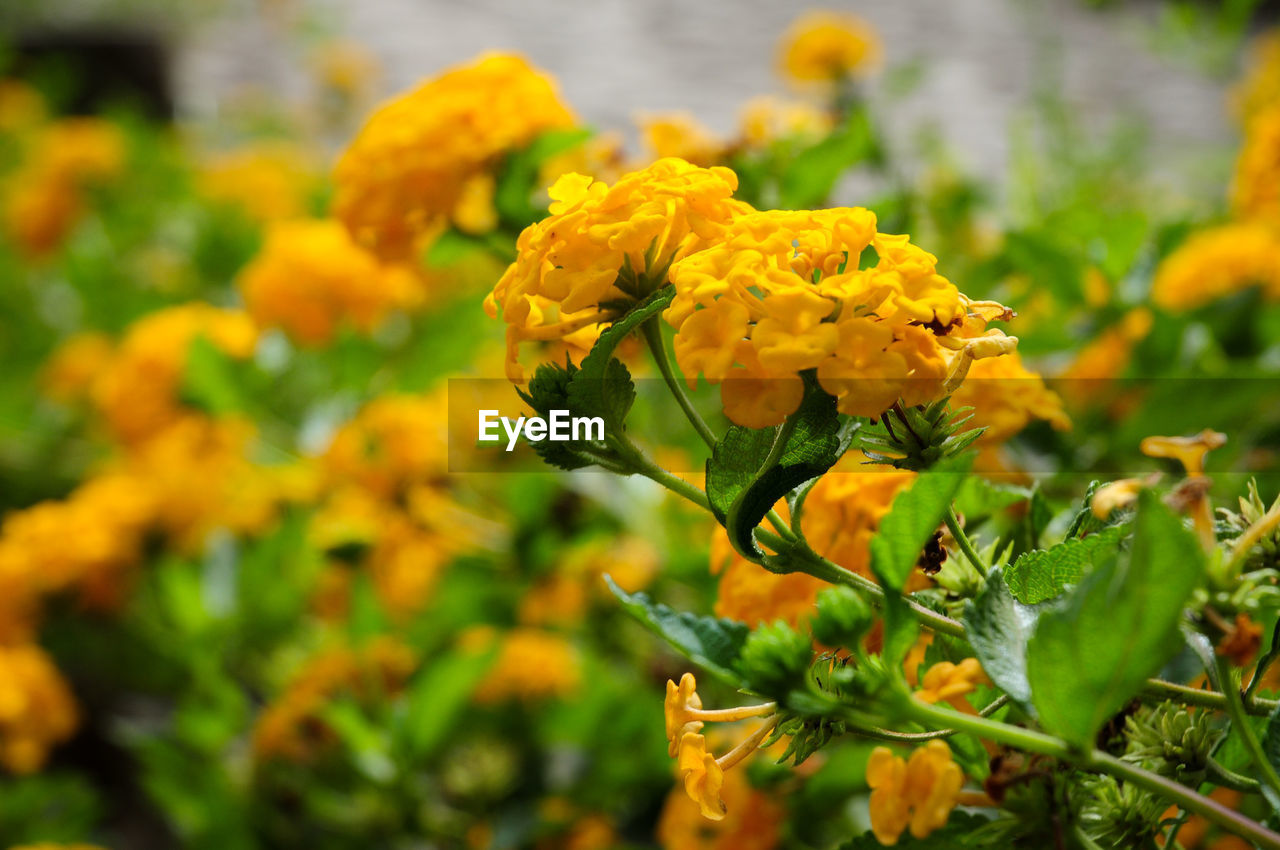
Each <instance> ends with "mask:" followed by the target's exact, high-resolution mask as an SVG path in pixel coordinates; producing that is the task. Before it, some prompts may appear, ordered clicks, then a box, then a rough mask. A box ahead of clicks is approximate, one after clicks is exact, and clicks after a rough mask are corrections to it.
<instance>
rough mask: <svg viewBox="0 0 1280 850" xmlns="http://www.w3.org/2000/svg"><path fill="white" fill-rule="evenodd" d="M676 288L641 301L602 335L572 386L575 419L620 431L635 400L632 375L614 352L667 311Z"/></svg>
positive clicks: (660, 291) (569, 396) (570, 396)
mask: <svg viewBox="0 0 1280 850" xmlns="http://www.w3.org/2000/svg"><path fill="white" fill-rule="evenodd" d="M675 294H676V290H675V287H673V286H664V287H663V288H662V289H659V290H657V291H656V292H654V293H653V294H651V295H650V296H649V297H648V298H646V299H645V300H643V301H641V302H640V303H639V304H637V305H636V306H635V307H632V308H631V310H629V311H628V312H627V314H626V315H625V316H623V317H622V318H621V319H619V320H618V321H616V322H614V323H613V324H612V325H610V326H609V327H608V328H606V329H605V330H604V332H602V333H601V334H600V338H599V339H597V340H596V344H595V345H594V346H592V348H591V351H590V353H588V354H587V356H586V357H584V358H582V366H581V368H580V369H579V370H578V371H577V373H576V374H574V376H573V379H572V380H571V381H570V382H569V387H568V401H569V408H570V409H571V410H572V411H573V414H574V415H575V416H600V417H603V418H604V422H605V429H606V430H611V429H612V430H614V431H618V430H620V429H621V428H622V422H623V420H624V419H626V416H627V413H628V412H630V410H631V405H632V403H634V402H635V399H636V390H635V387H634V386H633V385H632V383H631V373H630V372H629V371H627V367H626V366H624V365H623V363H622V361H621V360H616V359H614V356H613V352H614V350H615V349H616V348H617V347H618V344H619V343H621V342H622V340H623V339H625V338H626V336H627V334H629V333H631V332H632V331H634V330H635V329H636V328H638V327H640V325H641V324H642V323H643V322H646V321H648V320H649V319H652V318H653V317H655V316H657V315H658V314H659V313H661V312H662V311H663V310H664V309H666V307H667V305H668V304H670V303H671V299H672V298H674V297H675Z"/></svg>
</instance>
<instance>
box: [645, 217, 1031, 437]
mask: <svg viewBox="0 0 1280 850" xmlns="http://www.w3.org/2000/svg"><path fill="white" fill-rule="evenodd" d="M936 262H937V260H936V258H935V257H933V255H931V254H928V253H926V252H925V251H922V250H921V249H920V248H918V247H916V246H915V245H912V244H911V243H910V241H909V239H908V237H906V236H899V235H889V234H883V233H878V232H877V231H876V219H875V215H874V214H873V213H871V212H870V211H868V210H866V209H862V208H854V209H834V210H818V211H808V210H798V211H774V212H744V213H742V214H740V215H738V216H736V217H735V218H734V219H733V220H732V221H731V222H730V223H729V224H728V226H727V228H725V232H724V233H723V235H722V236H720V237H719V238H718V239H717V240H716V242H715V243H714V244H711V245H710V246H709V247H706V248H704V249H703V250H701V251H698V252H697V253H694V254H691V255H689V256H688V257H685V258H682V259H678V260H677V261H676V262H675V263H674V264H673V265H672V266H671V269H670V278H671V282H672V283H673V284H674V285H675V288H676V295H675V298H674V300H673V301H672V303H671V306H670V307H669V308H668V309H667V311H666V313H665V314H664V315H665V318H666V320H667V322H668V323H670V324H671V325H672V326H673V327H675V328H676V337H675V355H676V361H677V363H679V365H680V368H681V370H682V371H683V372H684V375H685V377H686V379H687V380H688V381H689V383H690V385H695V383H696V380H697V376H698V375H699V374H701V375H702V376H703V377H704V378H705V379H706V380H707V381H708V382H709V383H712V384H718V383H722V382H724V383H725V387H724V388H723V390H722V400H723V401H724V407H725V412H726V413H727V414H728V415H729V417H730V419H732V420H733V421H734V422H736V423H738V424H740V425H745V426H748V427H752V428H759V427H764V426H767V425H776V424H778V423H779V422H781V421H782V420H783V419H785V418H786V416H787V415H788V414H790V413H792V412H793V411H794V410H795V409H796V408H797V407H798V406H799V403H800V401H801V398H802V396H803V388H802V386H801V384H800V380H799V373H800V372H803V371H806V370H808V369H815V368H816V369H817V376H818V381H819V383H820V384H821V385H822V388H823V389H824V390H826V391H827V392H829V393H831V394H832V395H834V396H836V398H837V399H838V403H839V409H840V411H841V412H842V413H847V414H850V415H854V416H867V417H878V416H879V415H880V414H882V413H883V412H884V411H885V410H886V409H887V408H889V407H890V406H892V405H893V404H894V402H896V401H898V400H899V399H901V400H902V402H903V403H904V404H906V405H908V406H910V405H916V404H923V403H926V402H929V401H933V400H935V399H937V398H941V397H942V396H943V395H946V394H947V393H949V392H951V391H953V390H954V389H955V387H956V386H957V385H958V384H959V382H960V381H962V380H963V378H964V376H965V374H966V373H967V371H968V368H969V364H970V363H972V362H973V360H974V359H977V358H982V357H990V356H996V355H998V354H1001V353H1005V352H1006V351H1011V350H1012V349H1013V347H1014V346H1015V345H1016V342H1017V341H1016V339H1013V338H1011V337H1004V336H1003V335H1002V334H999V332H997V331H990V332H987V333H986V334H985V335H980V332H981V330H982V329H983V328H985V324H986V322H987V321H988V320H989V319H990V318H995V317H999V318H1005V317H1006V315H1007V313H1008V311H1007V310H1005V309H1004V308H1002V307H1001V308H1000V309H999V311H997V312H994V313H993V312H992V311H991V310H989V309H988V305H986V304H985V303H983V302H970V301H969V300H968V299H967V298H965V296H963V295H962V294H961V293H960V292H959V291H958V290H957V289H956V288H955V286H953V285H952V284H951V283H950V281H948V280H947V279H946V278H944V277H942V276H940V275H939V274H938V273H937V271H936ZM997 306H998V305H997ZM970 307H973V308H974V311H975V312H974V313H973V314H972V315H970V314H969V310H970Z"/></svg>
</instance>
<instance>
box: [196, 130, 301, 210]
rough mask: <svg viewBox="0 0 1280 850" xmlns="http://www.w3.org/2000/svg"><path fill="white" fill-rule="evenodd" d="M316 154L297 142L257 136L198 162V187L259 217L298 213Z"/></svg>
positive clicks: (217, 200) (212, 197)
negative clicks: (249, 142)
mask: <svg viewBox="0 0 1280 850" xmlns="http://www.w3.org/2000/svg"><path fill="white" fill-rule="evenodd" d="M313 160H314V157H313V156H312V155H311V154H310V152H308V151H306V150H304V149H302V148H299V147H297V146H296V145H292V144H288V143H284V142H270V141H268V142H256V143H254V144H251V145H246V146H244V147H241V148H238V149H236V150H232V151H228V152H226V153H220V154H217V155H214V156H211V157H210V158H209V159H208V160H207V161H206V162H204V163H203V164H202V165H201V167H200V170H199V173H198V175H197V179H196V189H197V191H199V192H200V194H201V195H202V196H204V197H205V198H206V199H208V200H210V201H213V202H214V203H217V204H224V205H226V206H228V207H232V208H235V209H238V210H239V211H240V212H241V213H243V214H244V215H245V216H247V217H248V218H249V219H251V220H252V221H255V222H258V223H266V222H270V221H279V220H281V219H289V218H298V217H299V216H302V215H305V214H306V212H307V206H308V195H309V194H310V193H311V189H312V183H313V181H314V179H315V166H314V164H313Z"/></svg>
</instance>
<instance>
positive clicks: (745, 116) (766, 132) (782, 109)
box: [738, 95, 831, 148]
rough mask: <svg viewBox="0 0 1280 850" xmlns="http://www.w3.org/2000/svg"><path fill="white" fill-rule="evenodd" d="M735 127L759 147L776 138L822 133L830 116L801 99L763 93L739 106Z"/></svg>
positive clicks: (807, 136)
mask: <svg viewBox="0 0 1280 850" xmlns="http://www.w3.org/2000/svg"><path fill="white" fill-rule="evenodd" d="M738 127H739V133H740V135H741V137H742V141H743V142H744V143H745V144H746V145H747V146H748V147H753V148H759V147H764V146H765V145H768V144H770V143H771V142H773V141H775V140H777V139H788V138H793V137H803V138H817V137H819V136H822V135H824V134H825V133H828V132H830V131H831V116H830V115H829V114H827V113H826V112H823V111H822V110H821V109H818V108H817V107H815V106H813V105H812V104H809V103H805V102H804V101H798V100H782V99H780V98H776V97H771V96H769V95H762V96H760V97H754V98H752V99H751V100H749V101H747V103H746V105H744V106H743V107H742V111H741V113H740V115H739V119H738Z"/></svg>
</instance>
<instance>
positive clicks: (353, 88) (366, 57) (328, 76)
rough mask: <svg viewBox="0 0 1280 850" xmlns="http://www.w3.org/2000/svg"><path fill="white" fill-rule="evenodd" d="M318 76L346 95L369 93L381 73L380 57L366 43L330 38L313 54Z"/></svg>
mask: <svg viewBox="0 0 1280 850" xmlns="http://www.w3.org/2000/svg"><path fill="white" fill-rule="evenodd" d="M311 64H312V68H313V69H314V72H315V75H316V79H317V80H318V81H319V82H320V84H321V85H322V86H324V88H326V89H328V90H330V91H332V92H334V93H335V94H338V95H340V96H342V97H345V98H350V99H358V98H360V97H362V96H363V95H364V94H366V93H367V92H368V91H369V89H370V88H371V87H372V85H373V83H374V82H375V81H376V80H377V78H378V75H379V74H380V73H381V68H380V67H379V66H378V60H377V59H376V58H375V57H374V56H373V54H372V53H370V52H369V51H368V50H367V49H366V48H365V47H364V46H362V45H360V44H358V43H356V42H354V41H346V40H343V39H334V40H331V41H326V42H325V43H324V44H322V45H321V46H320V47H319V49H317V50H316V51H315V53H314V54H313V55H312V57H311Z"/></svg>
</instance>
